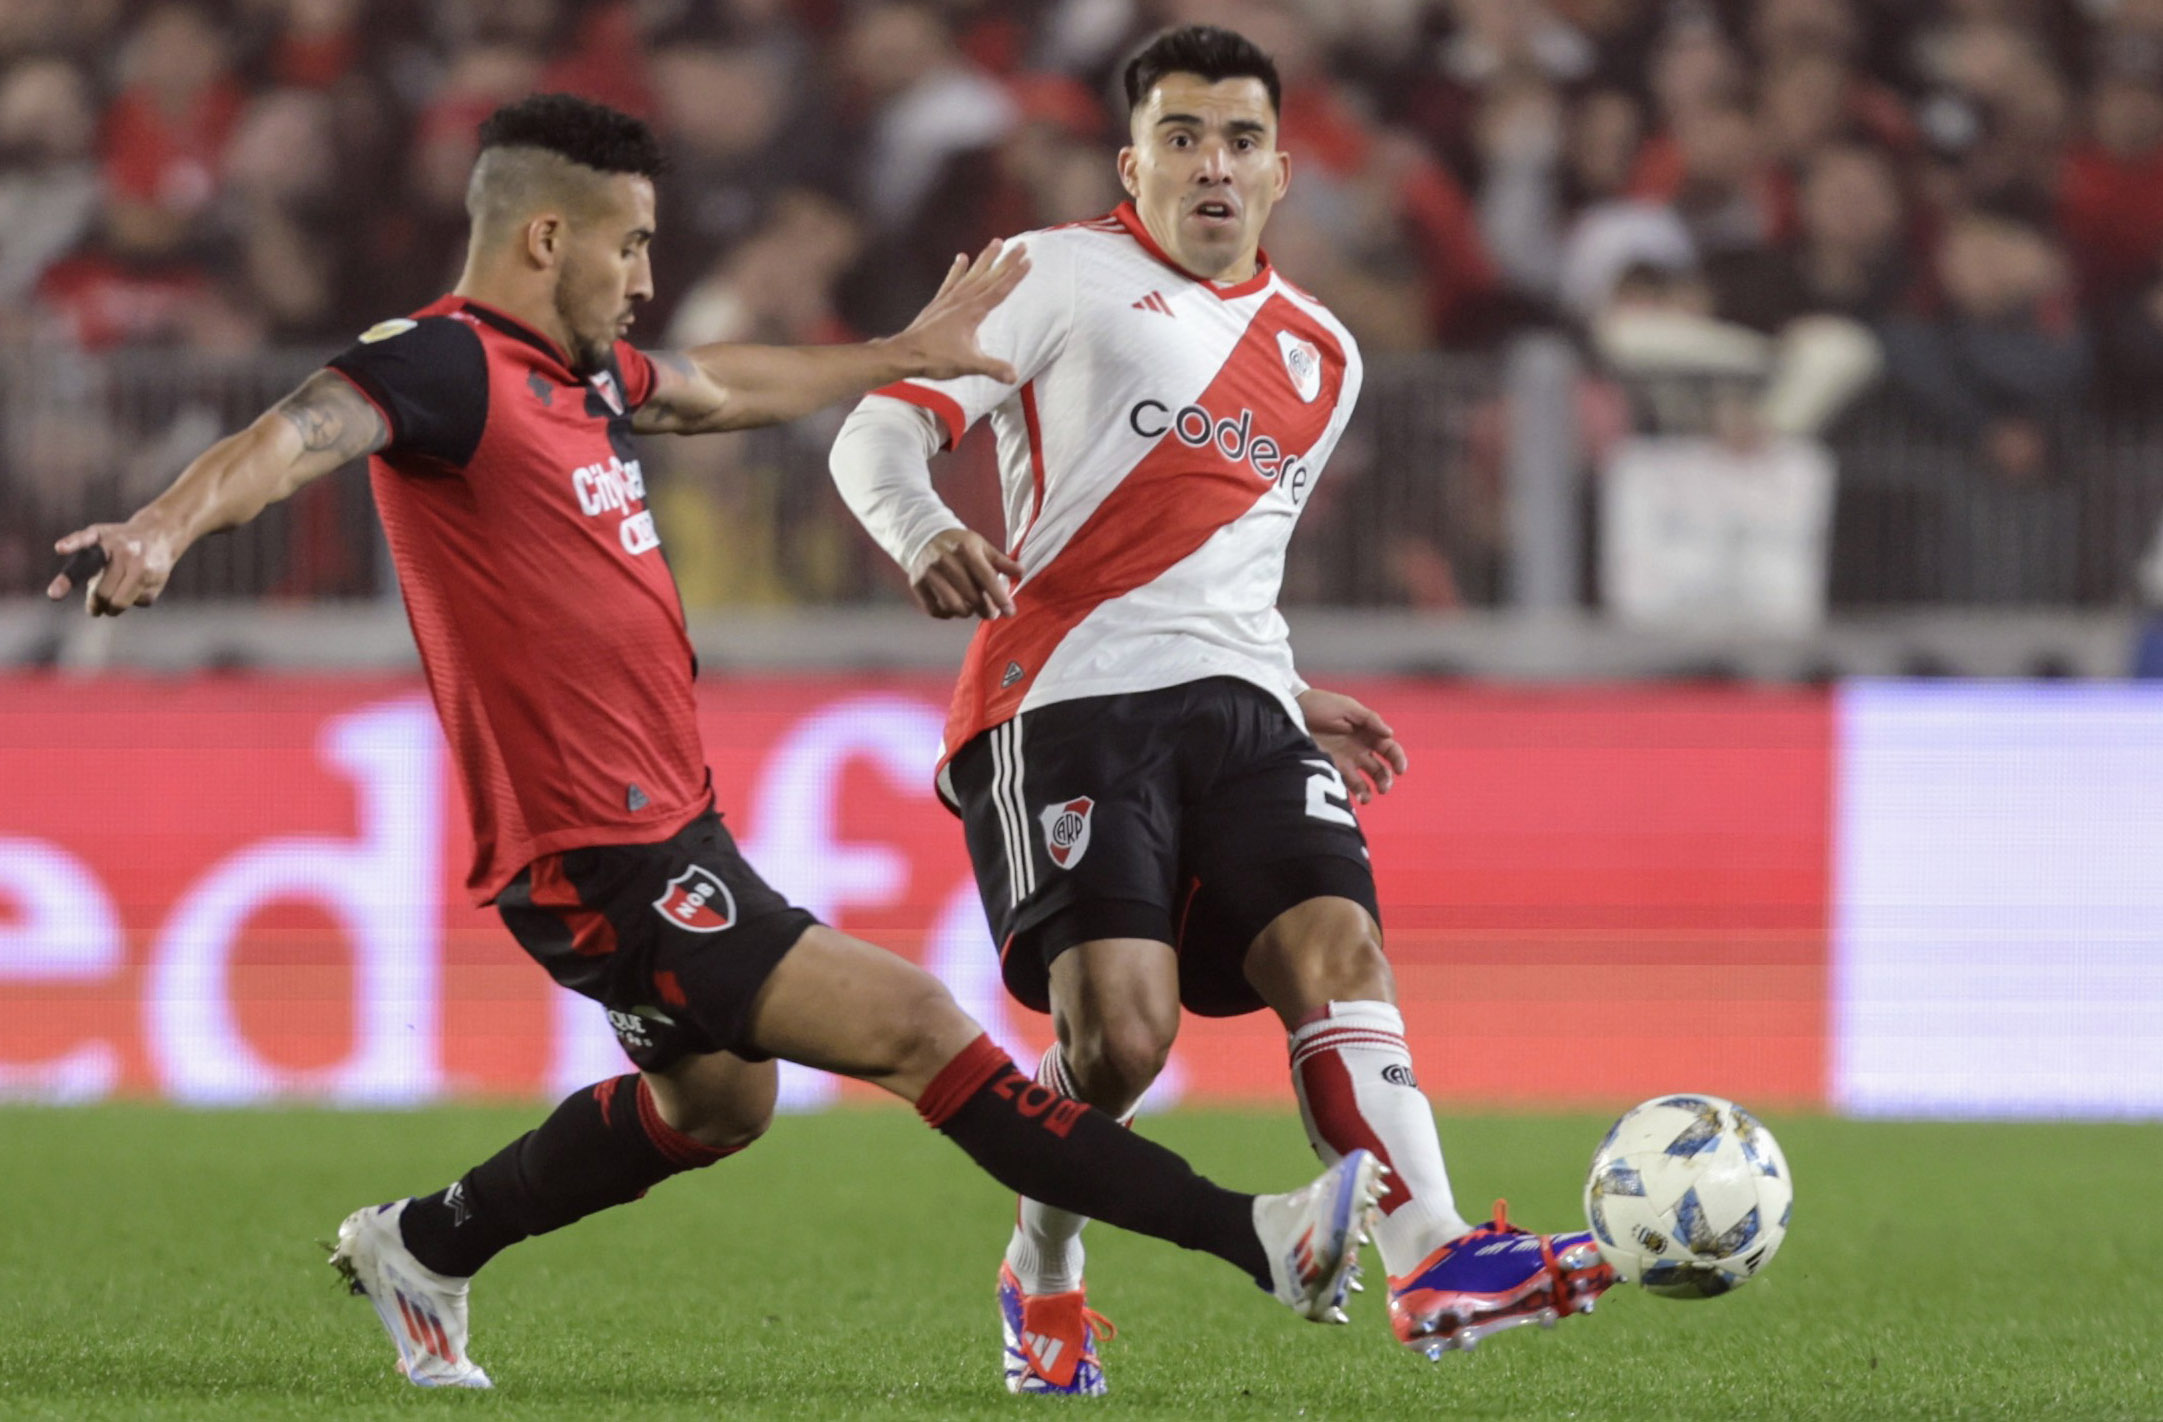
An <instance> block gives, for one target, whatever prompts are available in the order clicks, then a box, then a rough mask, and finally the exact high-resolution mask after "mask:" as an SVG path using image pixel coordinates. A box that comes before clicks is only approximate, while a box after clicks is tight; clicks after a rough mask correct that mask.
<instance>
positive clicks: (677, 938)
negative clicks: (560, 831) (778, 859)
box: [496, 810, 818, 1071]
mask: <svg viewBox="0 0 2163 1422" xmlns="http://www.w3.org/2000/svg"><path fill="white" fill-rule="evenodd" d="M496 910H497V912H499V913H501V914H502V915H503V922H504V924H505V925H506V926H507V927H508V928H509V929H510V930H511V935H512V936H513V937H515V938H516V939H517V940H518V942H519V945H520V946H521V947H523V948H524V949H525V950H526V952H528V953H529V954H531V955H532V956H533V958H534V960H535V961H536V962H538V963H539V964H540V965H541V966H542V967H544V968H546V969H548V972H549V975H550V976H551V977H553V978H554V979H555V980H556V981H557V982H559V983H561V984H563V985H564V986H565V987H567V988H569V989H571V991H573V992H577V993H583V994H584V995H585V996H587V997H590V998H592V999H593V1000H594V1001H596V1002H598V1003H600V1004H601V1005H602V1006H603V1007H605V1008H607V1009H608V1021H609V1025H610V1026H611V1027H613V1028H615V1031H616V1040H617V1041H619V1042H621V1043H622V1044H623V1050H624V1053H625V1055H627V1056H629V1057H630V1058H631V1060H632V1061H633V1062H634V1063H636V1064H637V1065H638V1067H639V1068H640V1069H641V1070H643V1071H660V1070H663V1069H665V1068H667V1067H669V1066H671V1065H673V1064H674V1063H676V1062H677V1061H679V1060H681V1059H682V1058H684V1057H687V1056H703V1055H705V1054H707V1053H710V1052H719V1051H731V1052H734V1053H736V1054H737V1055H738V1056H742V1057H747V1058H750V1059H752V1060H754V1061H756V1060H762V1059H763V1058H762V1057H761V1054H759V1053H758V1052H756V1051H754V1050H753V1049H752V1048H751V1047H750V1045H749V1044H748V1043H747V1042H746V1041H745V1035H746V1033H747V1032H748V1031H749V1030H750V1014H751V1005H752V1002H753V1001H754V1000H755V999H756V998H757V996H758V992H759V989H760V988H761V987H763V986H765V983H766V978H767V975H768V974H770V973H771V972H773V970H774V965H775V964H777V963H779V962H780V961H781V958H782V955H783V954H785V953H787V952H788V951H789V949H791V948H793V947H795V946H796V940H798V939H799V938H801V937H803V936H804V931H805V930H806V929H808V928H810V927H811V926H812V925H814V924H815V923H817V922H818V920H817V919H816V918H814V917H812V916H811V915H810V914H809V913H807V912H805V911H804V910H803V909H800V908H796V907H794V906H793V905H791V904H790V903H789V901H788V900H786V899H784V898H782V897H781V895H780V894H778V893H776V892H775V891H774V890H773V889H772V888H771V887H770V886H769V885H768V884H767V883H766V881H765V880H764V879H761V878H760V877H759V876H758V871H757V870H755V869H753V868H752V867H751V866H750V864H749V863H747V862H746V861H745V859H744V857H743V855H742V854H740V853H739V852H738V851H737V849H736V841H735V840H734V839H733V838H732V837H731V836H730V835H729V832H728V830H727V829H726V828H725V827H723V825H722V823H721V817H720V816H719V815H718V814H716V813H714V812H713V811H712V810H708V811H706V812H705V813H704V814H702V815H700V816H699V817H698V818H697V819H695V820H693V821H691V823H690V824H688V825H686V826H684V827H683V828H682V829H681V830H679V831H677V832H676V833H675V834H674V835H672V836H670V837H669V838H667V839H665V840H662V841H661V842H660V843H658V844H605V845H596V846H593V847H591V848H587V849H571V850H566V851H564V852H563V853H561V854H549V855H543V856H542V857H541V858H539V859H536V860H535V861H534V862H533V863H531V864H529V865H527V866H526V867H525V868H524V869H523V870H521V871H519V875H518V877H517V878H516V879H513V880H512V881H511V883H510V886H509V887H508V888H506V889H505V890H504V891H503V892H502V893H501V894H499V895H498V896H497V898H496Z"/></svg>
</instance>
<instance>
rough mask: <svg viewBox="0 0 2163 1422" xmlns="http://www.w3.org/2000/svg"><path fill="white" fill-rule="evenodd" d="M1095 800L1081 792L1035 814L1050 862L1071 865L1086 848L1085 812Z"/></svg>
mask: <svg viewBox="0 0 2163 1422" xmlns="http://www.w3.org/2000/svg"><path fill="white" fill-rule="evenodd" d="M1096 807H1097V802H1096V801H1094V800H1092V799H1090V798H1089V797H1088V796H1086V795H1084V796H1081V797H1080V798H1078V799H1073V800H1067V801H1064V802H1062V803H1060V804H1056V805H1046V806H1045V807H1044V811H1043V813H1042V814H1041V815H1039V816H1038V818H1039V819H1040V820H1042V821H1043V824H1044V848H1045V851H1046V852H1047V853H1049V854H1050V855H1051V862H1052V863H1054V864H1056V865H1058V866H1059V867H1060V868H1061V869H1071V868H1073V867H1074V866H1075V865H1076V864H1079V863H1080V862H1081V857H1082V855H1084V854H1086V853H1088V852H1089V815H1090V812H1091V811H1092V810H1094V809H1096Z"/></svg>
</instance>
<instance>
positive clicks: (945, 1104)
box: [916, 1032, 1014, 1127]
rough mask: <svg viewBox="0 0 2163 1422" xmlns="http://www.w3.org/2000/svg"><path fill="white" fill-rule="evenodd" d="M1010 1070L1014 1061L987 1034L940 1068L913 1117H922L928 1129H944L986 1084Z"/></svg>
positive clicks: (920, 1097)
mask: <svg viewBox="0 0 2163 1422" xmlns="http://www.w3.org/2000/svg"><path fill="white" fill-rule="evenodd" d="M1013 1069H1014V1062H1013V1059H1012V1058H1010V1057H1009V1056H1007V1054H1006V1053H1005V1052H1003V1051H1000V1050H999V1044H998V1043H997V1042H994V1041H992V1040H991V1034H990V1033H988V1032H987V1033H985V1034H984V1035H982V1036H980V1037H978V1038H977V1039H976V1040H975V1041H973V1042H971V1043H970V1044H969V1045H968V1046H966V1047H963V1048H962V1049H961V1050H960V1051H959V1052H956V1053H955V1054H954V1059H953V1060H952V1061H950V1062H948V1063H947V1064H946V1065H945V1066H943V1067H940V1068H939V1074H938V1075H937V1076H935V1077H933V1078H932V1079H931V1084H930V1085H929V1086H927V1087H925V1088H924V1093H923V1095H921V1096H919V1097H917V1098H916V1114H917V1115H919V1116H922V1117H923V1118H924V1123H925V1124H926V1125H928V1126H934V1127H936V1126H943V1125H945V1124H946V1123H947V1121H948V1120H950V1119H951V1118H952V1117H953V1114H954V1113H955V1112H956V1111H959V1110H960V1109H961V1108H962V1104H963V1103H964V1102H966V1101H967V1100H968V1099H969V1098H970V1097H972V1096H974V1095H976V1093H977V1092H978V1091H979V1090H980V1089H981V1088H982V1087H983V1085H984V1083H985V1082H987V1081H989V1080H991V1079H992V1077H993V1076H994V1075H996V1074H997V1073H998V1072H1000V1071H1002V1070H1005V1071H1012V1070H1013Z"/></svg>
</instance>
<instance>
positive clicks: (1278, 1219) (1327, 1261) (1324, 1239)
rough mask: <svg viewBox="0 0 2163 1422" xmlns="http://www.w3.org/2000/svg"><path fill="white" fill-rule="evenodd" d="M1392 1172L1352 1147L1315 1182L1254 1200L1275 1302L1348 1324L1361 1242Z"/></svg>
mask: <svg viewBox="0 0 2163 1422" xmlns="http://www.w3.org/2000/svg"><path fill="white" fill-rule="evenodd" d="M1388 1173H1389V1167H1388V1166H1385V1165H1384V1164H1382V1162H1381V1161H1379V1160H1377V1159H1375V1157H1374V1156H1373V1155H1372V1154H1371V1153H1369V1152H1367V1151H1364V1150H1355V1151H1353V1152H1352V1153H1351V1154H1349V1155H1347V1156H1345V1158H1344V1159H1342V1160H1340V1161H1338V1162H1337V1163H1336V1164H1335V1165H1332V1166H1331V1167H1330V1168H1329V1169H1327V1170H1325V1171H1323V1172H1322V1174H1321V1176H1320V1177H1319V1178H1318V1179H1316V1180H1315V1182H1314V1183H1313V1184H1311V1185H1308V1186H1306V1187H1304V1188H1302V1189H1298V1190H1294V1191H1292V1192H1291V1193H1290V1194H1288V1195H1257V1196H1255V1197H1254V1232H1255V1233H1256V1234H1258V1235H1260V1236H1261V1239H1262V1249H1263V1252H1264V1253H1266V1254H1267V1255H1268V1256H1269V1277H1270V1282H1271V1285H1272V1288H1271V1292H1272V1293H1274V1294H1275V1295H1276V1296H1277V1300H1278V1302H1280V1303H1282V1304H1284V1305H1285V1306H1286V1307H1287V1308H1289V1309H1291V1310H1292V1312H1294V1313H1296V1314H1298V1315H1299V1316H1300V1317H1301V1318H1305V1319H1310V1320H1312V1321H1313V1322H1315V1323H1343V1322H1344V1321H1345V1315H1344V1300H1345V1295H1346V1294H1348V1293H1350V1292H1352V1291H1353V1290H1356V1289H1358V1288H1359V1247H1360V1246H1361V1245H1362V1244H1365V1243H1366V1242H1367V1235H1368V1232H1369V1231H1370V1230H1372V1229H1373V1228H1374V1220H1375V1212H1376V1211H1377V1210H1378V1209H1379V1208H1380V1202H1381V1199H1382V1177H1383V1176H1385V1175H1387V1174H1388Z"/></svg>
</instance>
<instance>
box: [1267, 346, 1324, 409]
mask: <svg viewBox="0 0 2163 1422" xmlns="http://www.w3.org/2000/svg"><path fill="white" fill-rule="evenodd" d="M1277 349H1278V350H1280V351H1283V352H1284V371H1285V374H1287V375H1289V376H1291V377H1292V388H1293V389H1294V390H1297V391H1298V392H1299V398H1300V399H1301V400H1303V401H1305V402H1306V403H1307V404H1309V405H1312V404H1313V403H1314V397H1315V396H1317V395H1319V394H1321V393H1322V352H1321V350H1320V348H1319V347H1317V346H1316V345H1315V344H1314V342H1312V341H1303V340H1301V339H1300V338H1299V337H1297V336H1295V335H1293V334H1292V333H1291V332H1290V331H1279V332H1277Z"/></svg>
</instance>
